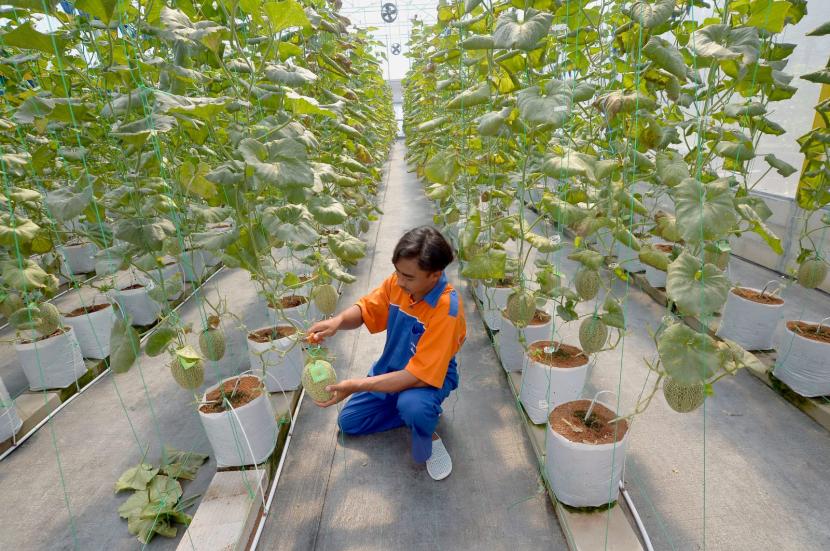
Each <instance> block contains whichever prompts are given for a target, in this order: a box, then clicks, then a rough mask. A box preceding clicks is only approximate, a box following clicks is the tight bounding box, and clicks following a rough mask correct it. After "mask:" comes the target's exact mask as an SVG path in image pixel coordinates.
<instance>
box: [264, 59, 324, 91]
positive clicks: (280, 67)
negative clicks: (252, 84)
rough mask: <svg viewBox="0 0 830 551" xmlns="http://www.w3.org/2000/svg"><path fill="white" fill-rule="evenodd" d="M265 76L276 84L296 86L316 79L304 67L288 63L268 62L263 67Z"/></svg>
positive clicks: (315, 76)
mask: <svg viewBox="0 0 830 551" xmlns="http://www.w3.org/2000/svg"><path fill="white" fill-rule="evenodd" d="M265 78H267V79H268V80H270V81H271V82H276V83H277V84H283V85H285V86H291V87H297V86H303V85H305V84H311V83H312V82H314V81H316V80H317V75H315V74H314V73H312V72H311V71H309V70H308V69H306V68H305V67H297V66H295V65H290V64H276V65H274V64H269V65H267V66H266V67H265Z"/></svg>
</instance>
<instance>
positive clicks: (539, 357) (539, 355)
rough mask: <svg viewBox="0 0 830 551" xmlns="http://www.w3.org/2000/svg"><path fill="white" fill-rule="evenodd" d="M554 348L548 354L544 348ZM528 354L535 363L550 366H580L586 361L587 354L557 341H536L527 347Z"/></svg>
mask: <svg viewBox="0 0 830 551" xmlns="http://www.w3.org/2000/svg"><path fill="white" fill-rule="evenodd" d="M547 347H551V348H556V351H555V352H552V353H550V354H548V353H547V352H545V348H547ZM528 355H529V356H530V358H531V359H532V360H533V361H534V362H537V363H541V364H545V365H549V366H551V367H580V366H583V365H585V364H586V363H588V356H587V355H585V353H583V352H582V350H580V349H579V348H577V347H576V346H571V345H569V344H560V343H559V342H557V341H536V342H534V343H533V344H531V345H530V347H529V348H528Z"/></svg>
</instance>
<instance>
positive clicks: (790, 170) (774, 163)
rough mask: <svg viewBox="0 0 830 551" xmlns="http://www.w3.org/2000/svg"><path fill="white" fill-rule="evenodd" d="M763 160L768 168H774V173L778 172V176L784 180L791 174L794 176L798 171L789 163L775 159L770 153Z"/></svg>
mask: <svg viewBox="0 0 830 551" xmlns="http://www.w3.org/2000/svg"><path fill="white" fill-rule="evenodd" d="M764 160H765V161H766V162H767V164H768V165H769V166H771V167H772V168H774V169H775V171H776V172H778V174H780V175H781V176H783V177H785V178H786V177H787V176H790V175H791V174H794V173H795V172H796V171H797V170H798V169H797V168H795V167H794V166H793V165H791V164H790V163H787V162H785V161H782V160H781V159H779V158H778V157H776V156H775V155H773V154H772V153H769V154H767V155H764Z"/></svg>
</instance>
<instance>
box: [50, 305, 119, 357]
mask: <svg viewBox="0 0 830 551" xmlns="http://www.w3.org/2000/svg"><path fill="white" fill-rule="evenodd" d="M99 306H101V305H100V304H98V305H94V304H93V305H92V306H89V308H90V309H92V308H96V307H99ZM61 322H62V323H63V324H64V325H68V326H69V327H71V328H72V329H73V330H74V332H75V338H76V339H77V341H78V344H79V345H80V347H81V354H82V355H83V357H84V358H91V359H93V360H103V359H104V358H106V357H107V356H109V355H110V332H111V331H112V324H113V323H115V310H113V308H112V305H111V304H107V305H105V307H104V308H101V309H100V310H94V311H92V312H89V310H87V313H85V314H80V315H77V316H66V315H62V316H61Z"/></svg>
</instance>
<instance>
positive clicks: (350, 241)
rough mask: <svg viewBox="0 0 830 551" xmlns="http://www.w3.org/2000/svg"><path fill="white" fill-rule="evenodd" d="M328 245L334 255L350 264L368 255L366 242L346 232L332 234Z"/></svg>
mask: <svg viewBox="0 0 830 551" xmlns="http://www.w3.org/2000/svg"><path fill="white" fill-rule="evenodd" d="M328 246H329V250H330V251H331V252H332V254H333V255H334V256H336V257H337V258H339V259H340V260H342V261H344V262H346V263H348V264H354V263H355V262H357V261H358V260H360V259H361V258H363V257H364V256H366V243H364V242H363V241H361V240H360V239H358V238H357V237H355V236H353V235H351V234H348V233H346V232H340V233H336V234H333V235H330V236H329V239H328Z"/></svg>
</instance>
